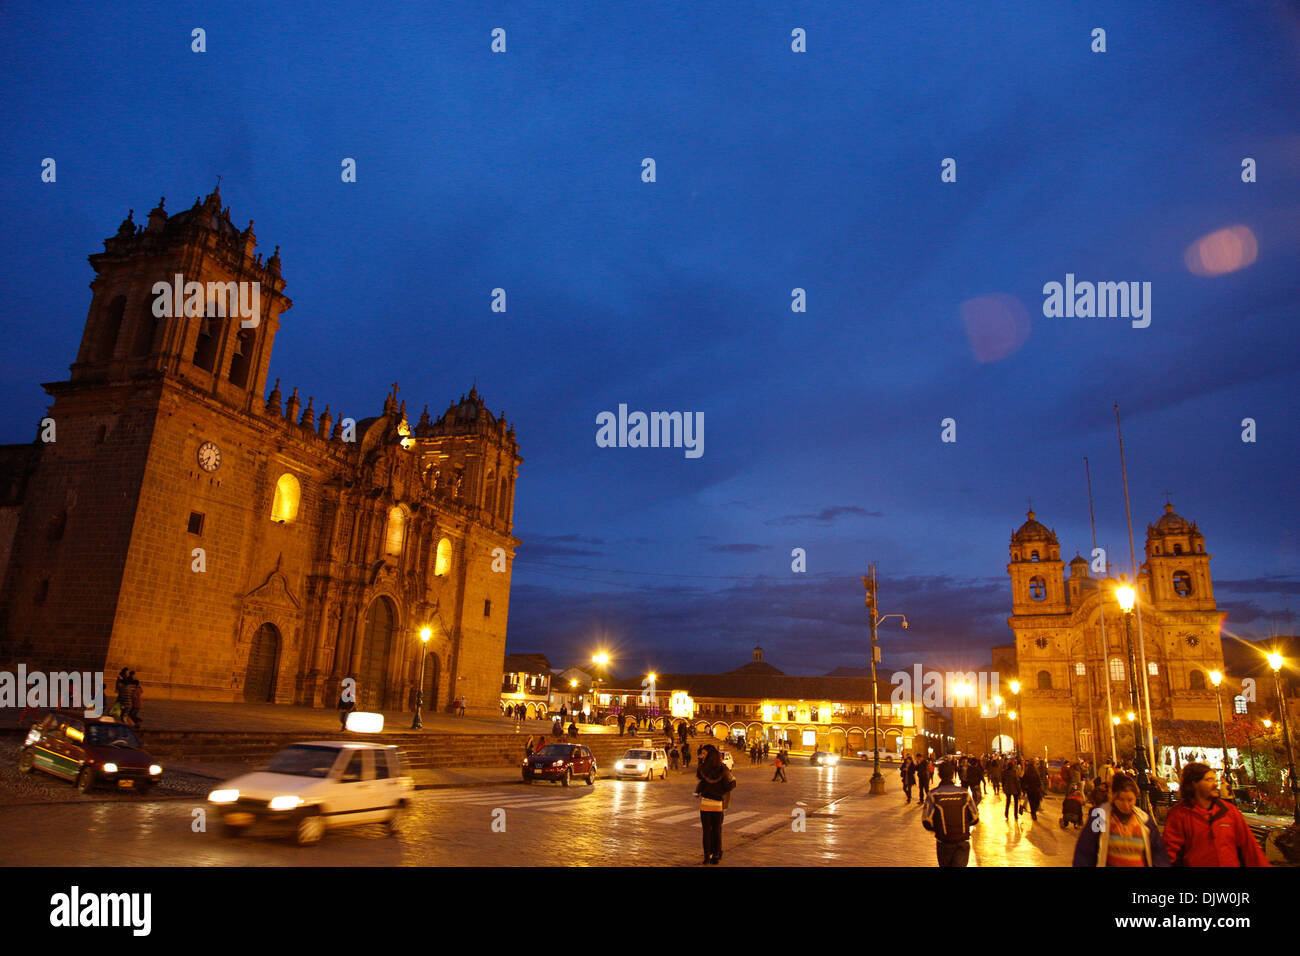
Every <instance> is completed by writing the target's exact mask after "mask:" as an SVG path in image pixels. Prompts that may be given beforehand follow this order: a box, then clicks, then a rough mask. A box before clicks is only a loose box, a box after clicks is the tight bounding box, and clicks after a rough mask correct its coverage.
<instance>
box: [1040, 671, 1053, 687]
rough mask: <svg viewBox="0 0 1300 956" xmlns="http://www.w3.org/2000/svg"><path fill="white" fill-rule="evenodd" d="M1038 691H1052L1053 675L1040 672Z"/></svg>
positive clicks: (1047, 672)
mask: <svg viewBox="0 0 1300 956" xmlns="http://www.w3.org/2000/svg"><path fill="white" fill-rule="evenodd" d="M1038 689H1039V690H1051V689H1052V675H1051V673H1050V672H1049V671H1039V672H1038Z"/></svg>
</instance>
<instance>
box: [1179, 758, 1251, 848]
mask: <svg viewBox="0 0 1300 956" xmlns="http://www.w3.org/2000/svg"><path fill="white" fill-rule="evenodd" d="M1179 793H1180V794H1181V795H1182V798H1183V799H1182V802H1181V803H1180V804H1178V805H1177V806H1176V807H1174V808H1173V809H1172V810H1170V811H1169V818H1168V819H1167V820H1166V821H1165V849H1167V850H1168V851H1169V859H1170V860H1172V861H1173V864H1174V866H1269V862H1268V858H1267V857H1266V856H1264V851H1263V850H1261V849H1260V848H1259V844H1258V843H1256V842H1255V836H1254V834H1252V833H1251V832H1250V827H1248V826H1247V825H1246V818H1245V817H1243V816H1242V815H1241V811H1240V810H1238V809H1237V808H1236V807H1234V806H1233V805H1232V804H1230V803H1224V802H1223V801H1222V800H1220V799H1219V778H1218V775H1217V774H1216V773H1215V772H1214V768H1212V767H1208V766H1206V765H1205V764H1203V763H1189V764H1188V765H1187V766H1185V767H1184V768H1183V776H1182V782H1181V784H1180V786H1179Z"/></svg>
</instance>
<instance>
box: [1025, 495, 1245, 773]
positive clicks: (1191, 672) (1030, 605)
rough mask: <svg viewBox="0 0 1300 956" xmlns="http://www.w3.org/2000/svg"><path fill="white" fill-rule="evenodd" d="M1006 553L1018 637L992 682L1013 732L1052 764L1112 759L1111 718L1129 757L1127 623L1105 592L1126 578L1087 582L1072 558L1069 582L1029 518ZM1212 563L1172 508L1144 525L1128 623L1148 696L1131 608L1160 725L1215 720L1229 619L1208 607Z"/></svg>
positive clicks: (1052, 542) (1054, 548)
mask: <svg viewBox="0 0 1300 956" xmlns="http://www.w3.org/2000/svg"><path fill="white" fill-rule="evenodd" d="M1010 551H1011V563H1010V564H1008V565H1007V573H1008V575H1009V576H1010V578H1011V587H1012V615H1011V617H1009V618H1008V619H1007V623H1008V624H1009V625H1010V626H1011V630H1012V632H1013V633H1014V635H1015V665H1014V667H1015V671H1014V673H1003V674H1002V675H1001V684H1002V688H1003V690H1002V694H1003V695H1004V696H1006V697H1007V707H1008V708H1010V709H1018V710H1019V715H1018V716H1019V717H1020V720H1019V721H1018V723H1019V726H1018V727H1016V733H1017V734H1022V735H1023V744H1024V749H1025V751H1026V752H1027V753H1030V754H1033V755H1036V756H1042V755H1043V752H1044V747H1046V748H1047V752H1048V754H1049V755H1050V756H1051V757H1053V758H1055V757H1060V756H1069V757H1073V756H1075V755H1076V754H1084V753H1093V754H1098V755H1102V756H1105V757H1109V756H1110V734H1111V728H1112V726H1113V723H1112V722H1111V717H1112V715H1117V716H1120V717H1121V720H1122V725H1121V727H1120V730H1119V749H1120V751H1121V756H1122V755H1123V752H1125V751H1127V752H1128V753H1130V754H1131V753H1132V742H1133V738H1132V734H1131V732H1130V729H1129V726H1128V723H1127V721H1126V720H1123V718H1124V716H1125V715H1126V713H1127V712H1128V711H1129V710H1131V709H1133V705H1132V698H1131V695H1130V691H1129V658H1128V650H1127V645H1126V641H1125V615H1124V613H1123V612H1122V611H1121V610H1120V607H1119V604H1118V602H1117V600H1116V598H1115V590H1114V589H1115V587H1116V586H1117V585H1118V584H1119V583H1121V581H1122V580H1123V579H1122V578H1121V579H1120V581H1116V580H1115V579H1112V578H1110V577H1109V575H1107V576H1106V577H1103V578H1100V579H1099V578H1095V577H1093V576H1092V575H1091V573H1090V567H1089V562H1088V561H1086V560H1085V559H1084V558H1082V557H1080V556H1078V555H1076V556H1075V557H1074V559H1073V560H1071V561H1070V562H1069V576H1068V577H1067V576H1066V565H1065V563H1064V562H1062V560H1061V552H1060V546H1059V544H1058V542H1057V539H1056V533H1055V532H1054V531H1049V530H1048V529H1047V528H1046V527H1044V526H1043V525H1042V524H1040V523H1039V522H1038V521H1037V520H1036V517H1035V515H1034V513H1033V512H1032V511H1031V512H1029V515H1028V520H1027V521H1026V522H1025V523H1024V524H1023V525H1022V526H1021V527H1020V528H1019V530H1017V531H1016V532H1015V533H1014V534H1012V536H1011V546H1010ZM1210 557H1211V556H1210V555H1209V554H1208V553H1207V552H1206V550H1205V538H1204V536H1203V535H1202V534H1201V532H1200V530H1199V529H1198V528H1197V526H1196V524H1195V523H1193V522H1188V521H1186V520H1184V519H1183V518H1181V517H1180V516H1178V515H1177V514H1175V513H1174V509H1173V505H1168V504H1167V505H1166V506H1165V514H1164V516H1162V517H1161V518H1160V520H1159V521H1157V522H1156V523H1155V524H1152V525H1149V526H1148V527H1147V538H1146V550H1145V561H1144V563H1143V564H1142V566H1141V568H1140V569H1139V574H1138V587H1137V600H1138V605H1139V607H1138V608H1135V611H1134V613H1133V615H1132V618H1131V622H1130V624H1131V628H1132V639H1133V648H1134V659H1135V661H1137V668H1136V670H1135V673H1137V674H1138V675H1139V679H1138V690H1139V692H1140V693H1145V691H1144V688H1143V686H1142V683H1141V677H1140V675H1141V671H1142V663H1141V657H1140V651H1139V622H1138V614H1139V612H1140V615H1141V623H1140V629H1141V638H1142V644H1144V645H1145V652H1146V654H1145V656H1146V666H1147V675H1146V676H1147V681H1146V685H1147V687H1148V688H1149V692H1150V700H1151V715H1152V717H1153V719H1154V721H1155V723H1156V725H1157V726H1160V725H1161V723H1162V721H1186V720H1212V721H1217V719H1218V718H1217V713H1218V712H1217V709H1216V706H1215V700H1214V693H1215V691H1214V688H1213V687H1212V685H1211V682H1210V680H1209V674H1210V672H1211V671H1216V670H1217V671H1220V672H1221V671H1223V666H1224V665H1223V647H1222V644H1221V641H1220V630H1221V628H1222V626H1223V621H1224V618H1225V617H1226V614H1224V613H1223V612H1221V611H1219V610H1218V606H1217V605H1216V603H1215V600H1214V589H1213V583H1212V581H1211V577H1210ZM1103 619H1104V620H1103ZM1103 624H1104V629H1105V642H1104V652H1103V638H1102V629H1103ZM1017 676H1018V678H1019V681H1020V683H1021V685H1022V686H1021V690H1020V694H1019V695H1018V696H1017V695H1014V694H1011V693H1009V691H1008V685H1009V683H1010V681H1011V680H1012V679H1013V678H1015V677H1017ZM1107 683H1109V685H1110V686H1109V690H1110V698H1109V701H1110V702H1109V707H1108V704H1107V693H1106V691H1107ZM1225 693H1226V692H1225ZM1232 693H1235V691H1233V692H1232ZM1230 699H1231V694H1228V701H1230ZM1226 702H1227V701H1225V703H1226ZM1157 736H1158V735H1157ZM1160 743H1161V741H1159V740H1158V739H1157V745H1159V744H1160Z"/></svg>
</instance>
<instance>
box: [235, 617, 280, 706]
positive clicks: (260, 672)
mask: <svg viewBox="0 0 1300 956" xmlns="http://www.w3.org/2000/svg"><path fill="white" fill-rule="evenodd" d="M279 662H280V632H279V631H278V630H277V629H276V627H275V625H274V624H263V625H262V626H261V627H259V628H258V629H257V633H256V634H254V635H253V646H252V647H250V648H249V650H248V669H247V670H246V671H245V672H244V702H245V703H249V704H270V703H274V702H275V670H276V665H277V664H279Z"/></svg>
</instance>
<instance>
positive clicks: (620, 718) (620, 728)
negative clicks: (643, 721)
mask: <svg viewBox="0 0 1300 956" xmlns="http://www.w3.org/2000/svg"><path fill="white" fill-rule="evenodd" d="M626 727H627V718H626V717H625V716H623V715H622V714H619V715H618V735H619V736H620V737H622V736H623V731H624V729H625V728H626Z"/></svg>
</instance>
